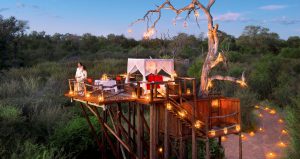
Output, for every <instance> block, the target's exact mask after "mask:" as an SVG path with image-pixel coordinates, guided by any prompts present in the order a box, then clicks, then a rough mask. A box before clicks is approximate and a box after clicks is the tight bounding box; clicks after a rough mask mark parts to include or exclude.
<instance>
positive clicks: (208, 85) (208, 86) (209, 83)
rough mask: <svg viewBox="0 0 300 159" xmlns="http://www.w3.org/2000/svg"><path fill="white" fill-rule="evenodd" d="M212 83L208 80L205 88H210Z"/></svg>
mask: <svg viewBox="0 0 300 159" xmlns="http://www.w3.org/2000/svg"><path fill="white" fill-rule="evenodd" d="M213 86H214V85H213V83H212V81H210V80H209V81H208V83H207V89H210V88H212V87H213Z"/></svg>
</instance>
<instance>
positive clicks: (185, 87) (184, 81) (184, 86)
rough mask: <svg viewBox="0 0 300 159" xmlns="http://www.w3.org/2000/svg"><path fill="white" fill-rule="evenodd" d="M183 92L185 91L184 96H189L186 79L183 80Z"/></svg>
mask: <svg viewBox="0 0 300 159" xmlns="http://www.w3.org/2000/svg"><path fill="white" fill-rule="evenodd" d="M183 90H184V94H187V86H186V79H184V80H183Z"/></svg>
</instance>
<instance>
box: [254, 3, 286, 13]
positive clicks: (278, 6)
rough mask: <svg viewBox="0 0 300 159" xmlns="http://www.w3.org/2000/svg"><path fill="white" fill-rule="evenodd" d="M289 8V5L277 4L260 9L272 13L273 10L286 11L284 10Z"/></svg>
mask: <svg viewBox="0 0 300 159" xmlns="http://www.w3.org/2000/svg"><path fill="white" fill-rule="evenodd" d="M287 7H288V6H287V5H276V4H272V5H266V6H261V7H259V9H261V10H267V11H271V10H279V9H284V8H287Z"/></svg>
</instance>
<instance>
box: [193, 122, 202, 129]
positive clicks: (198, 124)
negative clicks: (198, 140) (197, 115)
mask: <svg viewBox="0 0 300 159" xmlns="http://www.w3.org/2000/svg"><path fill="white" fill-rule="evenodd" d="M194 126H195V128H196V129H200V128H201V121H200V120H196V122H195V124H194Z"/></svg>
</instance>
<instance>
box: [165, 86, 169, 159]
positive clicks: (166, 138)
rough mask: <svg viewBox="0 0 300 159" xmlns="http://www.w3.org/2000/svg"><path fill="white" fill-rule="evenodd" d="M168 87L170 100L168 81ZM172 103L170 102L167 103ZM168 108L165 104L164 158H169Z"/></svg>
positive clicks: (167, 95)
mask: <svg viewBox="0 0 300 159" xmlns="http://www.w3.org/2000/svg"><path fill="white" fill-rule="evenodd" d="M165 87H166V101H167V102H169V85H168V83H167V84H166V85H165ZM167 104H170V103H167ZM168 113H169V112H168V109H167V107H166V106H165V134H164V158H165V159H167V158H169V134H168V133H169V132H168V120H169V118H168Z"/></svg>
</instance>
